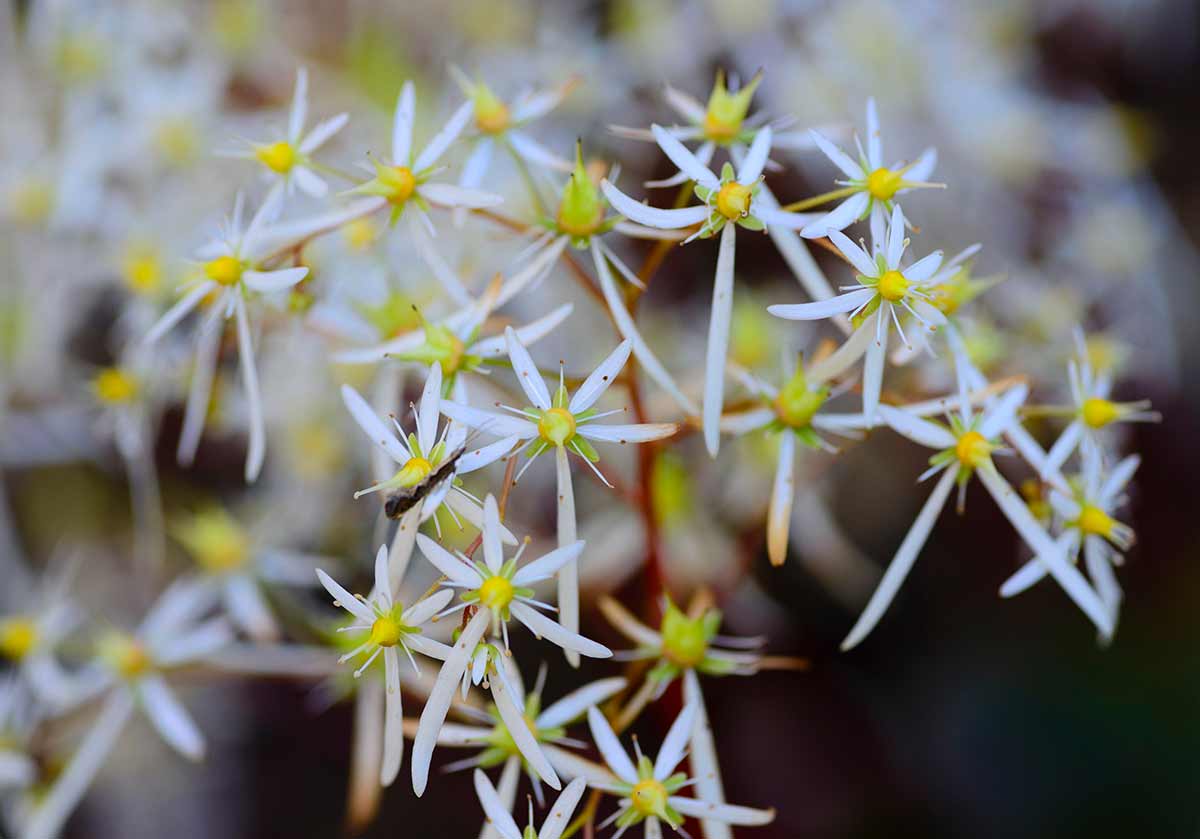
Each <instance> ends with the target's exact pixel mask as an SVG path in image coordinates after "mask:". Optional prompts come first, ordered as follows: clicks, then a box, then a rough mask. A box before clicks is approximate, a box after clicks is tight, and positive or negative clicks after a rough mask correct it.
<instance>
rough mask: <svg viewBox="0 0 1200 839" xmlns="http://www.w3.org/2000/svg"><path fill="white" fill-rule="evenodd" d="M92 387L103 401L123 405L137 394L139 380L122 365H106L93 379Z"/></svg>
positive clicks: (97, 396)
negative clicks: (123, 368)
mask: <svg viewBox="0 0 1200 839" xmlns="http://www.w3.org/2000/svg"><path fill="white" fill-rule="evenodd" d="M92 388H93V389H94V390H95V392H96V398H97V399H99V400H100V401H101V402H104V403H106V404H109V405H122V404H126V403H128V402H132V401H133V399H134V397H136V396H137V392H138V382H137V379H136V378H134V377H133V376H132V375H130V374H129V373H126V372H125V371H124V370H122V369H121V368H120V367H105V368H104V369H103V370H101V371H100V372H99V373H98V374H96V378H94V379H93V380H92Z"/></svg>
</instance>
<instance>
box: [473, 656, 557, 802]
mask: <svg viewBox="0 0 1200 839" xmlns="http://www.w3.org/2000/svg"><path fill="white" fill-rule="evenodd" d="M489 684H490V685H491V689H492V698H493V699H494V700H495V701H496V710H497V711H499V712H500V719H501V720H502V721H503V722H504V727H505V728H506V729H508V736H509V737H511V738H512V740H513V743H514V744H515V745H516V747H517V751H519V752H520V753H521V757H523V758H524V759H525V762H526V763H527V764H528V765H529V768H530V769H532V770H533V772H534V774H536V775H537V776H538V777H539V778H541V779H542V780H543V781H545V782H546V783H547V784H549V785H550V786H551V787H553V788H554V789H562V781H560V780H558V774H557V773H556V772H555V771H554V767H553V766H551V765H550V761H549V760H548V759H547V758H546V756H545V755H544V754H542V750H541V748H540V747H539V746H538V742H537V738H536V737H534V736H533V732H532V731H530V730H529V725H528V724H527V723H526V722H525V717H524V715H523V713H522V709H521V707H520V706H519V705H518V704H517V702H516V699H515V698H514V697H513V696H512V694H511V693H510V691H511V690H512V688H510V687H509V684H508V680H507V679H505V678H502V677H500V676H497V677H496V678H493V679H491V680H490V681H489Z"/></svg>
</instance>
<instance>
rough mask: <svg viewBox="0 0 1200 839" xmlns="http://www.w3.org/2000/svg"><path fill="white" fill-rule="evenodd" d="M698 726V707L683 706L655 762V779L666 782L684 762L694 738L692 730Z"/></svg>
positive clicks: (664, 739)
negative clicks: (686, 751)
mask: <svg viewBox="0 0 1200 839" xmlns="http://www.w3.org/2000/svg"><path fill="white" fill-rule="evenodd" d="M695 724H696V706H695V705H694V704H693V703H690V702H689V703H688V704H686V705H684V706H683V710H682V711H680V712H679V716H677V717H676V718H675V722H673V723H671V727H670V728H669V729H668V730H667V736H666V737H664V738H663V742H662V746H661V747H659V750H658V757H657V758H655V760H654V778H655V780H657V781H665V780H666V779H667V778H668V777H670V775H671V773H672V772H674V771H675V767H676V766H678V765H679V763H680V761H682V760H683V754H684V751H685V750H686V749H687V744H688V741H689V740H691V738H692V729H693V727H695Z"/></svg>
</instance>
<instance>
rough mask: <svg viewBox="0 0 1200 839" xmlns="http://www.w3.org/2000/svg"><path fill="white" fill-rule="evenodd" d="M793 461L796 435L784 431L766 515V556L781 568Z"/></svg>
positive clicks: (789, 518) (793, 483)
mask: <svg viewBox="0 0 1200 839" xmlns="http://www.w3.org/2000/svg"><path fill="white" fill-rule="evenodd" d="M795 459H796V435H794V434H792V432H791V431H790V430H788V429H785V430H784V431H783V432H782V434H781V436H780V438H779V455H778V460H777V462H776V464H775V481H774V484H773V486H772V487H771V505H770V508H769V509H768V511H767V556H768V557H770V559H771V563H772V564H773V565H782V564H783V562H784V560H785V559H787V549H788V527H789V525H790V524H791V521H792V498H793V493H794V491H795V488H796V479H795V475H794V471H795V463H794V461H795Z"/></svg>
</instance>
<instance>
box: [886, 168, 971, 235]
mask: <svg viewBox="0 0 1200 839" xmlns="http://www.w3.org/2000/svg"><path fill="white" fill-rule="evenodd" d="M937 162H938V154H937V149H935V148H933V147H930V148H927V149H925V151H923V152H921V156H920V157H918V158H917V159H916V162H914V163H913V165H912V166H910V167H909V169H908V171H907V172H905V173H904V179H905V180H908V181H927V180H929V178H930V176H931V175H932V174H933V170H934V167H936V166H937ZM977 250H978V249H977Z"/></svg>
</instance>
